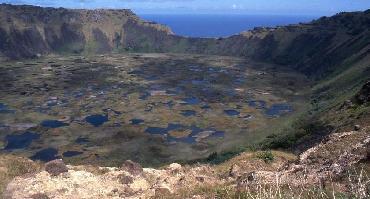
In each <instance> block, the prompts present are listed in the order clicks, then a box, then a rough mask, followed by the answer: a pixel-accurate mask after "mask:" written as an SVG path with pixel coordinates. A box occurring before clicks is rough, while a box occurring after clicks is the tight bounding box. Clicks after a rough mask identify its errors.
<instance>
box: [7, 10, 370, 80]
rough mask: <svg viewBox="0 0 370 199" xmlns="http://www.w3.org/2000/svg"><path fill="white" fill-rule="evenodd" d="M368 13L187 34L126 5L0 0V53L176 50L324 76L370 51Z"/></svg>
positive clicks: (21, 55) (27, 55)
mask: <svg viewBox="0 0 370 199" xmlns="http://www.w3.org/2000/svg"><path fill="white" fill-rule="evenodd" d="M369 43H370V10H368V11H365V12H353V13H339V14H337V15H335V16H333V17H322V18H320V19H318V20H315V21H312V22H311V23H307V24H297V25H289V26H282V27H277V28H255V29H254V30H252V31H248V32H243V33H241V34H239V35H235V36H231V37H228V38H214V39H204V38H186V37H181V36H177V35H174V34H173V33H172V32H171V30H170V29H169V28H168V27H166V26H163V25H159V24H156V23H153V22H146V21H143V20H141V19H139V17H137V16H136V15H135V14H134V13H133V12H131V11H130V10H70V9H63V8H59V9H55V8H41V7H34V6H12V5H8V4H2V5H0V56H1V55H2V56H3V57H4V56H5V57H8V58H11V59H19V58H30V57H35V56H38V55H43V54H48V53H109V52H175V53H197V54H218V55H232V56H245V57H250V58H253V59H256V60H262V61H269V62H274V63H277V64H281V65H288V66H290V67H293V68H295V69H297V70H299V71H301V72H303V73H305V74H306V75H309V76H314V77H319V78H320V77H323V76H325V75H326V74H328V73H331V72H333V71H336V70H337V69H338V68H346V66H348V65H350V64H353V63H354V62H357V61H359V60H361V59H363V58H364V57H366V56H369V52H370V47H369Z"/></svg>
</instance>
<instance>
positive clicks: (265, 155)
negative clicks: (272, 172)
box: [256, 150, 275, 163]
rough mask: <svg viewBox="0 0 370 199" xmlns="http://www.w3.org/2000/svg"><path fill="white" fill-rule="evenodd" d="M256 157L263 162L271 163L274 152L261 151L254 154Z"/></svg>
mask: <svg viewBox="0 0 370 199" xmlns="http://www.w3.org/2000/svg"><path fill="white" fill-rule="evenodd" d="M256 157H257V158H258V159H261V160H263V161H264V162H265V163H271V162H273V161H274V159H275V156H274V154H273V153H272V152H271V151H270V150H269V151H261V152H258V153H257V154H256Z"/></svg>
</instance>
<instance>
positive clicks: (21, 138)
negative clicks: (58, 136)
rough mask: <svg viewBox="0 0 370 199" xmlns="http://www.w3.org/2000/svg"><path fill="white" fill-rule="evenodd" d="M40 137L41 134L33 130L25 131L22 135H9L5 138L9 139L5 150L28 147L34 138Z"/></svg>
mask: <svg viewBox="0 0 370 199" xmlns="http://www.w3.org/2000/svg"><path fill="white" fill-rule="evenodd" d="M39 138H40V135H39V134H37V133H32V132H25V133H23V134H21V135H7V136H6V137H5V140H6V141H7V145H6V147H5V150H13V149H24V148H27V147H28V146H29V145H30V144H31V143H32V141H33V140H37V139H39Z"/></svg>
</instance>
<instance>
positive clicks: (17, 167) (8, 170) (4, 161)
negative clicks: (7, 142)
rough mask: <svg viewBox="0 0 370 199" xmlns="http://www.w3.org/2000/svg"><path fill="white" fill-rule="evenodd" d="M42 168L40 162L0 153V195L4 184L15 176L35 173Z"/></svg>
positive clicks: (4, 186) (3, 189)
mask: <svg viewBox="0 0 370 199" xmlns="http://www.w3.org/2000/svg"><path fill="white" fill-rule="evenodd" d="M41 169H42V165H41V164H40V163H36V162H33V161H30V160H28V159H26V158H21V157H15V156H12V155H0V196H2V195H3V192H4V191H5V188H6V185H7V184H8V183H9V182H10V181H11V180H12V179H13V178H15V177H17V176H22V175H25V174H30V173H35V172H38V171H40V170H41Z"/></svg>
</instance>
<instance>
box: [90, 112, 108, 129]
mask: <svg viewBox="0 0 370 199" xmlns="http://www.w3.org/2000/svg"><path fill="white" fill-rule="evenodd" d="M85 121H86V122H88V123H89V124H91V125H93V126H95V127H99V126H101V125H103V124H104V123H105V122H108V115H99V114H97V115H90V116H87V117H86V118H85Z"/></svg>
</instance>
